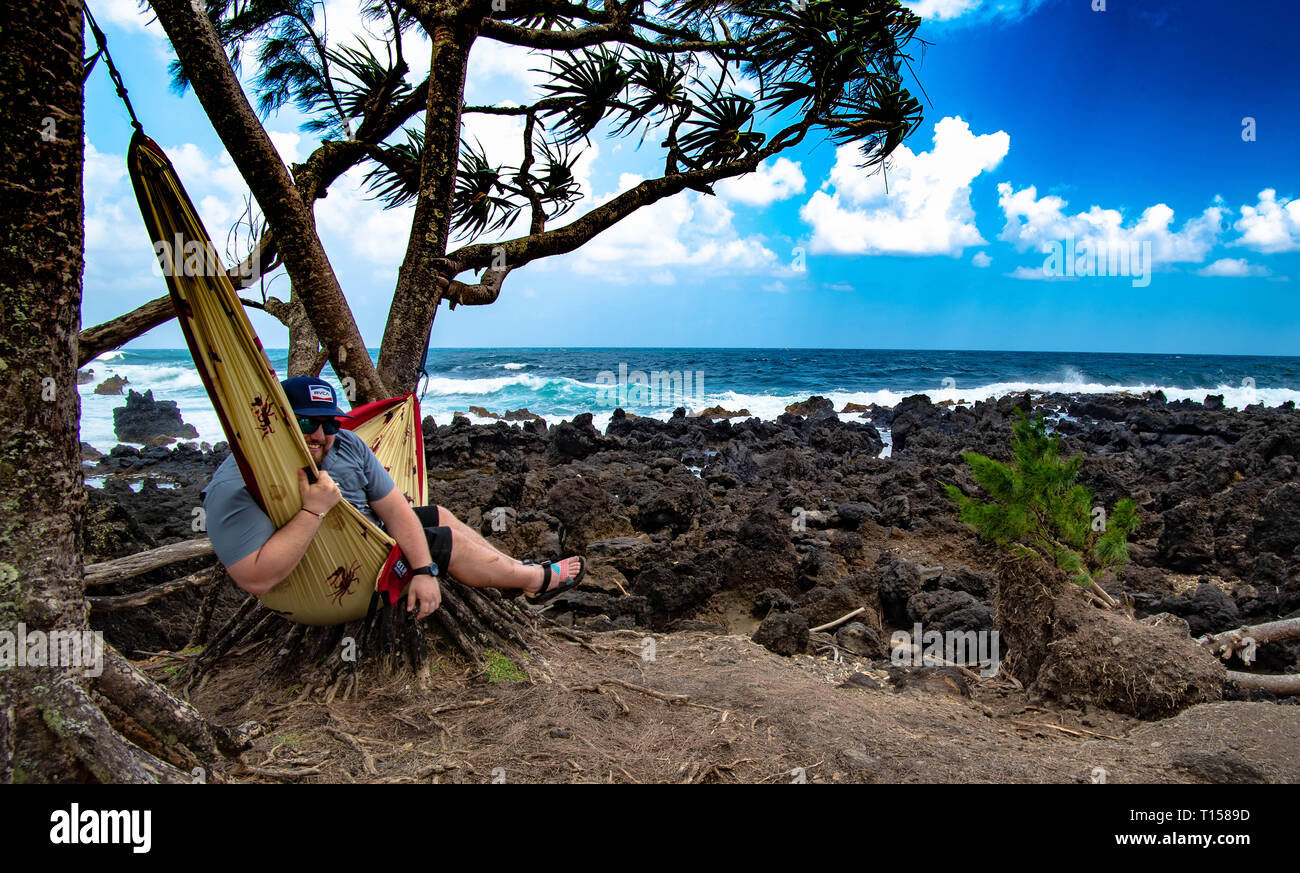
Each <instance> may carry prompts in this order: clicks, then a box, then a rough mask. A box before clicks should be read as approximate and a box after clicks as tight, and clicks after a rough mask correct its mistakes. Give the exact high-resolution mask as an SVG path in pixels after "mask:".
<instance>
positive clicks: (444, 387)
mask: <svg viewBox="0 0 1300 873" xmlns="http://www.w3.org/2000/svg"><path fill="white" fill-rule="evenodd" d="M573 381H574V380H572V379H562V378H555V379H546V378H543V377H540V376H530V375H527V374H524V375H519V376H490V377H488V378H485V379H448V378H447V377H445V376H431V377H430V378H429V381H428V382H427V383H426V385H425V392H426V393H427V394H434V395H436V394H462V395H463V394H469V395H480V394H495V393H496V392H498V391H503V390H505V389H507V388H514V387H521V388H529V389H532V390H534V391H536V390H540V389H542V388H545V387H546V386H547V385H551V384H556V385H559V384H562V383H564V382H573ZM575 384H576V383H575Z"/></svg>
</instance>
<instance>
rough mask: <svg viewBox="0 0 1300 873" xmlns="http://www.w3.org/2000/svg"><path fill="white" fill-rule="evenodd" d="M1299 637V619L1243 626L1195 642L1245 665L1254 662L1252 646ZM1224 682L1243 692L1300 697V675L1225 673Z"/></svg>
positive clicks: (1236, 671)
mask: <svg viewBox="0 0 1300 873" xmlns="http://www.w3.org/2000/svg"><path fill="white" fill-rule="evenodd" d="M1296 637H1300V618H1284V619H1281V620H1280V621H1268V622H1264V623H1263V624H1254V625H1245V626H1243V627H1239V628H1237V629H1235V630H1230V631H1224V632H1223V633H1218V634H1206V635H1205V636H1203V637H1201V638H1200V639H1199V640H1197V642H1199V643H1200V644H1201V645H1202V646H1204V647H1205V648H1207V649H1209V650H1210V651H1211V652H1213V653H1214V654H1215V655H1217V656H1219V657H1220V658H1222V659H1223V660H1225V661H1227V660H1229V659H1230V658H1232V657H1233V656H1234V655H1238V656H1240V657H1241V660H1242V662H1243V663H1245V664H1250V663H1251V662H1252V661H1254V660H1255V647H1256V646H1260V645H1263V644H1264V643H1273V642H1277V641H1278V640H1290V639H1294V638H1296ZM1228 681H1229V682H1234V683H1236V685H1237V687H1238V688H1241V689H1243V690H1246V691H1268V692H1270V693H1272V694H1277V695H1280V696H1289V695H1292V694H1300V674H1294V673H1292V674H1269V673H1242V672H1241V671H1239V670H1229V671H1228Z"/></svg>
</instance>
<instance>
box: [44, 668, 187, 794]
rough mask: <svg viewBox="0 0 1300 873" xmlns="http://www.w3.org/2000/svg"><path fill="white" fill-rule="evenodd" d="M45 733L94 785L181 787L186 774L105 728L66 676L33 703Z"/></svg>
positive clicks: (81, 691) (96, 711) (101, 717)
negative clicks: (66, 751)
mask: <svg viewBox="0 0 1300 873" xmlns="http://www.w3.org/2000/svg"><path fill="white" fill-rule="evenodd" d="M37 706H38V707H39V708H40V712H41V718H42V719H43V720H44V722H45V725H46V726H47V727H48V728H49V729H50V732H51V733H53V734H54V735H55V736H57V737H58V738H59V739H61V740H62V741H63V742H64V743H65V744H66V745H67V746H68V748H70V749H72V751H73V753H74V754H76V756H77V758H78V759H79V760H80V761H81V763H82V764H83V765H84V766H85V767H86V769H87V770H89V771H90V773H91V774H92V775H93V776H94V777H95V778H96V779H97V780H99V781H100V782H113V783H128V784H133V785H140V784H158V783H169V784H183V783H189V782H192V781H193V777H191V775H190V774H188V773H185V772H183V771H181V770H179V769H177V768H176V767H173V766H172V765H171V764H168V763H167V762H165V761H162V760H160V759H158V758H157V757H155V756H154V755H152V754H150V753H149V752H146V751H145V750H144V749H141V748H140V747H139V746H137V745H135V744H134V743H132V742H130V741H129V740H127V739H126V737H124V736H122V735H121V734H120V733H118V732H117V730H116V729H115V728H114V727H113V725H112V724H110V723H109V721H108V719H107V718H106V717H105V715H104V713H103V711H102V710H101V709H100V708H99V706H98V705H97V704H96V703H95V701H94V700H93V699H92V698H91V696H90V694H89V693H88V692H87V691H86V689H85V688H83V687H81V685H80V684H79V683H78V682H77V680H76V679H75V678H74V677H73V676H71V675H68V674H64V675H62V676H57V677H55V678H53V679H52V681H51V682H50V684H49V686H47V687H46V688H45V689H44V693H43V694H41V695H40V696H39V697H38V699H37Z"/></svg>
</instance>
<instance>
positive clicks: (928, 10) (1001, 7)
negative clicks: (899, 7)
mask: <svg viewBox="0 0 1300 873" xmlns="http://www.w3.org/2000/svg"><path fill="white" fill-rule="evenodd" d="M1046 2H1048V0H903V5H904V6H906V7H908V8H909V9H911V10H912V11H913V12H915V13H916V14H917V15H919V16H921V17H922V18H924V19H925V20H927V21H943V22H952V21H954V20H956V19H961V21H960V22H959V23H960V24H974V23H979V22H986V21H991V20H993V19H998V18H1000V19H1003V20H1005V21H1015V20H1017V19H1020V18H1024V17H1025V16H1026V15H1029V14H1030V13H1032V12H1034V11H1035V10H1037V9H1038V7H1039V6H1042V5H1043V4H1044V3H1046Z"/></svg>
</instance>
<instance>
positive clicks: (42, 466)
mask: <svg viewBox="0 0 1300 873" xmlns="http://www.w3.org/2000/svg"><path fill="white" fill-rule="evenodd" d="M9 9H10V12H9V14H8V15H7V17H6V22H5V25H4V28H3V29H2V30H0V80H2V81H4V82H5V86H6V95H5V99H4V100H3V101H0V191H2V192H3V197H0V204H3V206H0V219H2V220H0V306H3V311H4V313H5V320H4V325H3V332H0V371H2V372H3V378H0V558H3V561H2V562H0V631H5V632H7V633H8V634H13V639H14V642H15V643H17V645H15V646H14V647H13V648H14V651H13V655H14V661H13V662H11V663H6V664H5V665H4V667H3V668H0V782H18V781H21V782H32V781H39V782H64V781H81V780H85V779H87V778H95V779H98V780H100V781H128V782H160V781H164V782H188V781H190V779H191V777H190V776H189V774H188V773H187V772H184V771H182V770H180V769H178V768H177V767H176V766H173V765H172V764H170V763H167V761H166V760H164V759H163V758H160V757H158V756H155V755H154V754H152V753H151V752H150V751H147V750H145V749H141V748H140V747H138V746H136V745H135V744H133V743H131V742H129V741H128V740H127V739H126V738H125V737H123V736H122V735H121V734H120V733H119V732H118V730H117V729H116V728H115V727H114V726H113V725H112V724H111V723H110V722H109V720H108V718H107V717H106V715H105V711H104V710H101V708H100V705H99V703H98V702H97V701H96V699H95V698H94V697H92V696H91V693H90V691H89V689H88V687H87V679H88V677H89V676H92V675H94V661H95V660H97V659H96V652H98V658H101V659H105V660H106V659H107V657H106V654H105V652H104V650H103V649H102V648H101V647H99V646H97V645H96V644H97V643H99V642H100V641H101V640H100V638H97V637H90V639H89V640H87V634H86V630H87V626H86V612H87V604H86V599H85V596H84V594H83V587H82V569H83V568H82V529H81V518H82V515H83V510H84V508H85V490H84V488H83V486H82V478H81V458H80V451H79V446H80V433H79V430H80V406H81V404H80V399H79V396H78V394H77V382H76V373H77V336H78V328H79V327H80V321H81V315H80V310H81V277H82V267H83V260H82V259H83V249H84V231H83V222H82V163H83V146H82V136H83V126H84V121H83V114H82V101H83V92H82V48H83V41H82V6H81V3H80V2H79V0H21V2H18V3H16V4H13V3H11V4H10V6H9ZM52 632H58V633H59V634H60V635H64V634H66V635H68V637H72V638H73V639H75V640H76V643H75V645H74V644H71V640H68V642H69V644H68V645H66V646H58V645H57V644H55V643H54V640H53V639H52V635H53V634H52ZM37 634H39V635H40V637H39V642H38V641H37V640H38V637H37V636H36V635H37ZM73 635H75V637H73ZM19 640H23V642H22V643H19ZM19 648H21V649H22V651H23V656H22V657H23V661H25V662H26V663H22V662H21V661H19V660H18V657H17V649H19ZM114 654H115V653H114ZM33 655H35V656H36V657H33ZM99 663H100V665H101V666H102V664H103V661H102V660H100V661H99ZM119 663H120V662H119ZM100 675H101V676H102V673H101V674H100ZM111 678H116V679H118V680H119V681H118V685H119V686H121V688H120V689H119V690H121V691H122V692H123V693H124V694H125V693H128V692H129V695H130V696H131V697H132V698H133V699H135V700H141V699H144V698H145V697H147V698H148V699H150V700H151V701H153V704H154V706H153V709H152V710H150V711H145V712H143V713H138V712H137V713H132V715H133V717H136V718H137V721H140V722H141V724H142V725H143V726H144V727H146V728H150V729H156V730H158V731H159V732H160V733H164V735H166V736H170V737H174V736H176V735H177V734H176V731H175V728H177V726H178V725H181V724H182V723H183V724H185V725H186V726H187V728H188V730H187V734H188V735H191V736H193V737H211V736H212V732H211V731H208V732H207V733H204V731H203V729H202V728H203V724H204V723H203V722H202V719H201V718H200V717H198V715H197V713H194V712H193V711H192V710H187V709H186V708H185V706H184V705H183V704H182V703H181V701H179V700H176V699H175V698H174V697H172V696H171V695H170V694H168V692H166V691H165V690H164V689H162V688H160V687H158V686H156V685H154V683H152V682H151V681H149V680H147V679H145V678H144V677H140V676H133V677H131V681H127V678H126V677H124V676H119V677H111ZM110 684H111V683H110ZM99 690H100V691H101V693H103V694H105V695H106V696H107V697H108V699H109V701H110V702H115V703H118V704H123V703H125V704H126V705H129V704H130V702H131V701H130V700H127V701H122V700H118V699H116V698H118V697H121V696H122V695H115V694H114V693H113V691H112V690H106V689H105V688H102V687H101V688H100V689H99ZM151 716H155V717H156V719H154V718H151ZM155 720H156V721H158V722H162V723H161V724H156V723H155V724H151V722H153V721H155ZM221 740H222V745H223V747H225V748H229V747H230V746H232V745H235V744H238V740H237V738H235V735H233V734H231V735H227V734H224V733H223V734H221ZM216 747H217V746H216V745H213V746H212V747H211V748H216ZM159 751H160V752H162V753H163V754H164V756H165V757H166V758H173V759H175V758H176V757H177V755H172V754H169V752H175V753H177V754H178V755H179V758H180V759H188V760H194V758H195V756H194V754H193V753H192V752H188V751H185V750H184V749H183V747H180V746H179V744H178V743H171V744H170V746H169V744H168V743H167V742H162V743H160V744H159ZM200 752H201V753H203V752H208V749H202V750H200ZM207 757H209V758H211V757H212V756H211V754H208V756H207Z"/></svg>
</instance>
